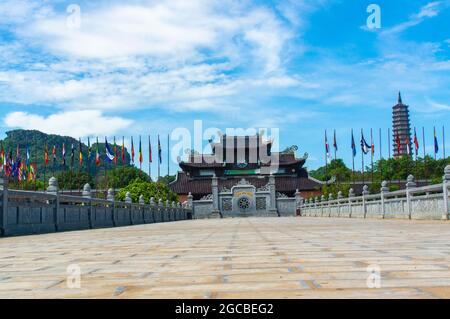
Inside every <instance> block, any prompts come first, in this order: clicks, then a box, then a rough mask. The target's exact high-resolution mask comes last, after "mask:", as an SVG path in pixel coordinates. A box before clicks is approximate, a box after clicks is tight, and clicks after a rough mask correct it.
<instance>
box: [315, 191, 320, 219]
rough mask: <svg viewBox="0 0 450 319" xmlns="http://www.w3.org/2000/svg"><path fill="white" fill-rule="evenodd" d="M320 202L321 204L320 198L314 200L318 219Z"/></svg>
mask: <svg viewBox="0 0 450 319" xmlns="http://www.w3.org/2000/svg"><path fill="white" fill-rule="evenodd" d="M319 202H320V197H319V196H316V197H315V198H314V216H315V217H317V216H318V214H319Z"/></svg>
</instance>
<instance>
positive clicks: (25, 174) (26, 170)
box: [22, 146, 31, 180]
mask: <svg viewBox="0 0 450 319" xmlns="http://www.w3.org/2000/svg"><path fill="white" fill-rule="evenodd" d="M26 154H27V155H26V156H27V160H26V161H25V163H24V165H23V166H22V170H23V171H22V176H23V179H24V180H27V177H28V174H29V172H30V164H31V163H30V149H29V148H28V146H27V153H26Z"/></svg>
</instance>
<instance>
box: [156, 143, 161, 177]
mask: <svg viewBox="0 0 450 319" xmlns="http://www.w3.org/2000/svg"><path fill="white" fill-rule="evenodd" d="M160 145H161V144H160V141H159V134H158V179H157V180H156V181H159V178H160V177H161V167H160V166H161V156H160V152H161V151H160Z"/></svg>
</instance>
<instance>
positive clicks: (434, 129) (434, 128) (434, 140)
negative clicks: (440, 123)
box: [433, 126, 437, 160]
mask: <svg viewBox="0 0 450 319" xmlns="http://www.w3.org/2000/svg"><path fill="white" fill-rule="evenodd" d="M433 131H434V137H433V144H434V160H436V154H437V153H436V126H433Z"/></svg>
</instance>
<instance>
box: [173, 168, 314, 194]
mask: <svg viewBox="0 0 450 319" xmlns="http://www.w3.org/2000/svg"><path fill="white" fill-rule="evenodd" d="M245 179H246V180H247V181H248V182H250V183H251V184H252V185H254V186H255V187H257V188H258V187H261V186H264V185H266V184H267V183H268V181H269V178H268V177H267V176H264V177H251V176H246V177H245ZM239 180H240V178H226V179H221V178H219V189H220V188H222V187H226V188H231V187H233V186H234V185H236V184H237V183H238V182H239ZM320 186H321V185H320V184H319V183H317V182H315V181H313V180H311V179H308V178H306V177H297V176H275V189H276V191H277V192H292V191H295V190H296V189H298V190H299V191H305V190H315V189H319V188H320ZM169 187H170V188H171V189H172V190H173V191H174V192H175V193H178V194H188V193H189V192H191V193H192V194H210V193H211V192H212V190H211V178H202V179H189V178H188V176H187V175H186V174H185V173H184V172H179V173H178V175H177V179H176V180H175V181H174V182H172V183H171V184H170V185H169Z"/></svg>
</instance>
